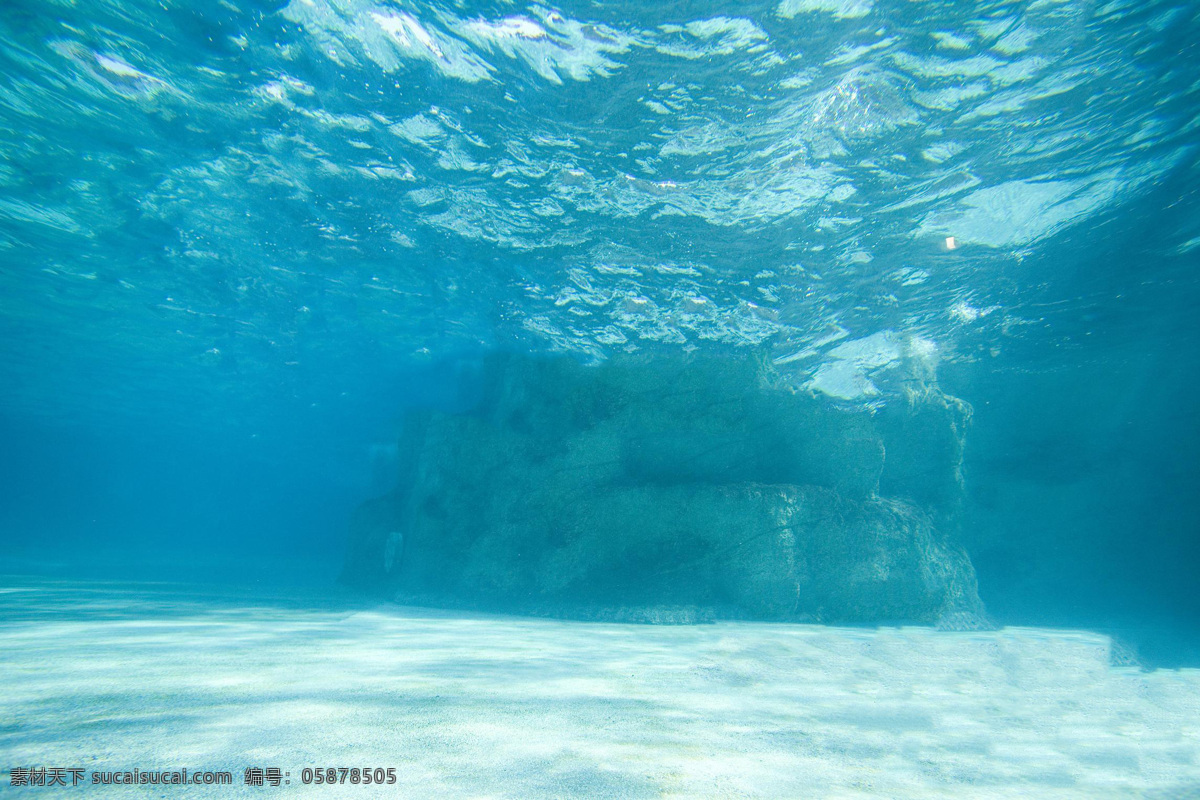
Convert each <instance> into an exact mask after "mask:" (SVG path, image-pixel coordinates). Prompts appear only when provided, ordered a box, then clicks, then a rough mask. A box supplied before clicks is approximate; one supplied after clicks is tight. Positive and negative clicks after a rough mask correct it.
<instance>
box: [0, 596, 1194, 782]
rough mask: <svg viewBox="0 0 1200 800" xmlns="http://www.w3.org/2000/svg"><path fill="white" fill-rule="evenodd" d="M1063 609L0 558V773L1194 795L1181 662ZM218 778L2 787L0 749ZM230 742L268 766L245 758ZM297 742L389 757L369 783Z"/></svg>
mask: <svg viewBox="0 0 1200 800" xmlns="http://www.w3.org/2000/svg"><path fill="white" fill-rule="evenodd" d="M1107 649H1108V641H1107V639H1106V638H1104V637H1102V636H1098V635H1095V634H1089V633H1079V632H1070V631H1050V630H1033V629H1008V630H1005V631H1001V632H995V633H939V632H935V631H931V630H926V629H915V628H905V629H885V630H880V631H866V630H851V629H838V628H821V627H813V626H802V625H773V624H745V623H726V624H717V625H704V626H697V627H649V626H632V625H607V624H589V623H571V622H556V621H546V620H528V619H515V618H504V617H483V616H477V615H475V616H472V615H465V614H438V613H432V612H426V611H421V610H417V609H406V608H397V607H388V606H381V607H375V608H368V607H366V606H359V607H358V608H355V606H354V603H353V602H349V601H347V600H345V599H341V600H339V599H337V598H326V599H324V600H316V601H311V602H305V603H300V602H294V601H288V600H286V599H283V598H278V597H276V598H271V597H268V596H254V597H252V596H249V595H240V596H239V595H237V594H234V593H226V594H225V595H216V594H211V593H209V594H207V595H205V594H202V593H198V592H196V591H194V590H183V589H180V588H178V587H169V586H166V585H160V586H157V587H156V586H152V585H145V584H143V585H137V586H128V585H125V586H122V585H116V584H96V583H89V584H70V583H53V582H47V581H32V580H17V579H11V578H10V579H6V580H4V581H3V583H0V770H3V772H0V781H2V783H0V794H8V793H10V792H11V793H12V794H13V795H14V796H30V797H32V796H35V795H36V796H38V797H43V796H44V797H50V796H56V797H57V796H63V797H66V796H87V797H118V796H119V797H126V796H128V797H138V798H147V797H179V798H184V797H188V798H191V797H235V796H254V797H268V796H269V797H302V796H303V797H309V796H311V797H321V798H341V797H408V798H434V797H513V798H535V797H581V798H605V797H613V798H637V797H720V798H731V797H781V798H856V797H882V798H905V797H912V798H943V797H944V798H1007V797H1013V798H1016V797H1021V798H1108V797H1112V798H1118V797H1150V798H1190V797H1200V670H1183V671H1166V670H1160V671H1157V672H1150V673H1144V672H1139V671H1137V670H1134V669H1129V668H1121V669H1117V668H1112V667H1110V666H1109V665H1108V663H1107ZM33 765H46V766H63V767H72V766H76V767H83V768H84V769H85V770H87V772H86V773H85V775H86V776H90V773H91V771H92V770H99V769H109V770H111V769H133V768H134V767H138V768H139V769H143V770H144V769H170V768H178V767H184V766H186V767H188V768H189V769H191V770H193V771H194V770H197V769H210V770H218V769H226V770H230V771H232V772H233V773H234V776H235V785H234V786H233V787H222V788H201V787H153V788H149V787H130V788H123V787H113V788H94V787H87V788H83V787H80V788H76V789H69V788H65V789H64V788H57V789H49V788H45V789H25V790H17V789H9V772H8V770H9V769H10V768H12V767H14V766H33ZM247 766H262V767H270V766H277V767H280V768H281V769H283V770H285V771H287V772H289V773H290V780H291V784H290V785H289V786H287V787H281V788H278V789H274V788H270V787H266V788H249V787H245V786H243V785H242V777H243V771H244V770H245V768H246V767H247ZM306 766H312V767H317V766H333V767H338V766H347V767H354V766H358V767H375V766H380V767H394V768H395V769H396V775H397V784H396V785H395V786H392V787H387V788H385V789H380V788H378V787H370V788H366V787H361V786H357V787H355V786H350V785H348V784H347V785H345V786H341V787H336V788H334V787H328V786H320V787H317V786H311V787H305V786H303V785H301V783H300V778H301V769H302V768H303V767H306Z"/></svg>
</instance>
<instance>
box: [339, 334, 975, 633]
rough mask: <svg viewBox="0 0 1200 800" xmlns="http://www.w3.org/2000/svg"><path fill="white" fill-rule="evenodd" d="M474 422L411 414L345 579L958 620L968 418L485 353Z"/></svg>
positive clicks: (486, 600)
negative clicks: (956, 540) (389, 478)
mask: <svg viewBox="0 0 1200 800" xmlns="http://www.w3.org/2000/svg"><path fill="white" fill-rule="evenodd" d="M482 382H483V397H482V399H481V401H480V403H479V405H478V408H477V409H476V410H475V411H474V412H472V413H466V414H458V415H450V414H444V413H437V412H426V413H421V414H415V415H411V416H410V417H409V418H408V420H407V421H406V429H405V432H404V434H403V436H402V439H401V442H400V448H399V451H400V454H401V459H402V468H401V473H402V475H401V479H400V481H399V485H398V486H397V488H396V490H395V491H394V492H393V493H391V494H389V495H387V496H385V497H381V498H378V499H377V500H374V501H371V502H369V503H367V504H365V505H364V506H363V507H362V508H361V509H360V510H359V511H358V513H357V514H356V516H355V518H354V520H353V522H352V525H351V543H350V550H349V554H348V558H347V562H346V566H345V570H344V572H343V580H344V581H346V582H347V583H350V584H352V585H356V586H359V587H363V588H367V589H369V590H372V591H375V592H380V593H384V594H386V595H388V596H391V597H395V598H397V599H401V600H405V601H409V602H422V603H431V604H449V605H458V606H462V605H467V606H474V607H479V608H486V609H490V610H509V611H521V612H530V613H543V614H554V615H569V616H583V617H599V618H609V619H631V620H646V621H686V620H692V619H698V618H703V617H711V616H727V617H749V618H760V619H790V620H809V621H825V622H859V621H883V620H909V621H937V620H944V619H949V618H956V619H963V618H969V617H971V616H972V615H978V614H979V613H980V611H981V609H980V605H979V600H978V596H977V593H976V587H975V577H974V572H973V570H972V568H971V565H970V563H969V562H968V560H967V558H966V556H965V555H964V554H963V552H962V551H961V550H960V549H959V548H958V547H956V546H955V545H954V544H953V543H952V538H953V536H954V525H955V520H956V518H957V513H958V506H959V502H960V498H961V495H962V479H961V475H960V472H959V466H960V464H961V459H962V441H963V435H964V430H965V427H966V423H967V420H968V417H969V409H967V407H966V406H965V405H964V404H962V403H960V402H959V401H956V400H954V399H952V398H948V397H945V396H944V395H942V394H940V393H939V392H937V390H936V389H933V388H929V387H928V386H925V387H923V388H921V389H920V390H918V391H912V392H910V393H909V394H908V396H907V397H905V398H903V399H902V400H901V401H899V402H896V403H893V404H892V405H891V406H890V407H888V408H886V409H884V410H883V411H880V412H871V411H868V410H847V409H839V408H835V407H832V406H831V405H830V404H828V403H827V402H825V401H822V400H818V399H816V398H814V397H812V396H811V395H809V394H807V393H797V392H795V391H793V390H788V389H784V388H779V387H776V386H774V385H773V376H772V372H771V370H770V369H769V367H767V366H765V365H763V364H761V363H759V362H757V361H754V360H749V359H748V360H742V361H733V360H729V359H726V360H720V359H712V358H686V359H679V358H676V359H634V358H628V359H618V360H614V361H610V362H608V363H606V364H604V365H601V366H598V367H587V366H583V365H580V364H578V363H576V362H574V361H572V360H570V359H567V358H556V359H534V358H528V357H519V356H512V355H497V356H493V357H492V358H490V359H489V360H488V361H486V362H485V365H484V375H483V380H482Z"/></svg>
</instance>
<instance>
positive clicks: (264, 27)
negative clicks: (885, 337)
mask: <svg viewBox="0 0 1200 800" xmlns="http://www.w3.org/2000/svg"><path fill="white" fill-rule="evenodd" d="M193 6H194V4H166V7H165V8H164V7H163V6H161V5H159V4H156V3H155V4H152V3H128V2H84V3H79V4H76V5H74V6H72V5H67V4H62V5H59V4H56V3H9V4H6V5H5V6H4V9H3V10H2V11H0V25H2V26H3V30H2V35H0V41H2V42H3V44H0V63H2V64H3V69H0V75H2V77H0V437H2V438H0V442H2V444H3V446H2V448H0V547H2V552H3V553H4V560H3V561H2V562H0V565H3V567H4V568H5V569H12V570H26V569H32V570H37V571H42V572H52V573H59V574H74V575H78V574H90V575H96V574H112V575H122V576H127V575H132V576H138V577H149V578H155V579H204V580H211V579H221V580H235V581H269V582H321V581H328V580H332V578H333V576H334V575H335V574H336V572H337V569H338V567H339V564H340V560H341V557H342V552H343V547H344V532H345V524H346V520H347V518H348V517H349V515H350V513H351V512H352V511H353V509H354V508H355V507H356V506H357V505H358V504H359V503H361V502H362V501H363V500H364V499H366V498H368V497H371V496H373V495H375V494H378V493H379V492H380V491H381V490H382V489H384V488H386V487H387V486H389V485H390V482H391V481H392V480H393V477H392V475H391V470H393V468H394V467H393V465H392V463H391V458H390V455H389V453H390V451H389V448H390V447H391V446H392V445H393V443H394V440H395V435H396V431H397V426H398V424H399V419H400V417H401V414H402V411H403V409H404V408H406V407H412V406H423V405H433V406H435V407H442V408H459V407H462V406H464V405H466V404H468V403H469V399H470V389H469V388H467V389H465V390H464V389H463V388H462V387H463V385H464V381H465V383H466V384H468V385H469V384H470V375H471V374H472V369H473V368H472V366H471V365H472V364H473V363H474V362H475V361H476V360H477V359H478V358H479V357H480V356H481V355H482V354H483V353H484V352H486V351H488V350H490V349H495V348H501V349H511V350H518V351H531V352H537V353H548V352H567V353H571V354H574V355H577V356H578V357H580V358H582V359H585V360H596V359H602V358H604V357H606V356H607V355H609V354H612V353H617V352H625V351H637V352H640V353H651V354H661V355H662V356H664V357H675V356H677V355H678V354H679V353H681V352H683V351H691V350H697V349H698V350H701V351H711V352H717V353H723V354H726V355H728V357H729V358H731V359H732V358H743V357H748V354H750V353H752V352H766V353H767V354H768V355H769V357H771V358H772V359H774V360H775V362H776V363H777V365H778V368H779V369H780V370H781V371H782V372H784V373H785V374H786V375H788V376H789V377H790V380H792V382H793V383H794V384H795V385H796V386H805V385H809V386H812V385H814V384H812V383H810V382H813V381H816V383H817V384H818V385H824V386H826V388H827V389H828V383H825V384H822V383H821V381H820V380H819V377H820V375H821V374H822V372H821V370H822V369H823V368H828V365H831V364H832V365H837V364H838V363H839V361H842V362H845V361H846V359H839V357H838V356H837V355H835V354H833V350H834V349H835V348H836V347H838V346H839V345H840V344H843V343H845V342H853V341H859V340H862V339H864V338H866V337H870V336H872V335H875V334H878V333H881V332H889V331H897V332H904V333H906V334H910V335H917V336H919V337H921V338H922V339H923V340H926V341H928V342H931V343H932V344H933V345H934V346H935V347H936V353H937V361H938V374H939V377H940V381H941V384H942V387H943V388H944V389H945V390H946V391H947V392H948V393H950V394H953V395H957V396H959V397H962V398H963V399H965V400H967V401H968V402H969V403H971V404H972V406H973V407H974V409H975V418H974V423H973V426H972V429H971V431H970V433H969V435H968V444H967V454H966V463H965V466H964V469H965V474H966V481H967V491H968V503H967V507H966V519H967V521H968V523H967V524H966V525H965V527H964V534H963V537H964V544H965V545H966V547H967V550H968V552H969V553H970V555H971V557H972V560H973V561H974V563H975V567H976V570H977V572H978V574H979V579H980V591H981V595H982V597H983V600H984V601H985V603H987V605H988V608H989V611H990V612H991V613H992V615H993V616H994V617H995V618H996V619H997V620H998V621H1000V622H1005V623H1012V624H1044V625H1065V626H1087V627H1096V628H1101V629H1105V630H1115V631H1118V632H1119V633H1120V634H1121V635H1122V636H1123V637H1124V638H1126V639H1128V640H1130V641H1132V642H1134V643H1135V644H1137V645H1138V646H1139V647H1140V649H1141V650H1142V653H1143V655H1144V656H1145V657H1146V658H1147V659H1148V660H1150V661H1151V662H1153V663H1162V664H1178V663H1187V664H1190V665H1200V600H1198V599H1197V597H1198V596H1197V594H1196V593H1195V591H1194V577H1195V575H1196V574H1197V571H1198V568H1200V543H1198V542H1200V499H1198V497H1200V494H1198V493H1197V492H1196V491H1195V487H1196V485H1197V478H1198V477H1200V475H1198V474H1197V473H1198V465H1200V458H1198V456H1197V450H1198V446H1200V435H1198V434H1200V431H1198V430H1197V426H1198V419H1200V415H1198V413H1197V410H1196V409H1197V405H1196V402H1195V398H1196V396H1197V391H1196V390H1197V386H1196V383H1197V380H1198V379H1197V361H1198V359H1197V355H1196V354H1197V352H1200V351H1198V350H1197V345H1200V342H1198V341H1197V340H1198V338H1200V334H1198V333H1197V330H1198V328H1197V325H1196V323H1195V308H1196V301H1197V300H1198V299H1200V281H1198V279H1197V271H1196V268H1197V266H1198V264H1197V261H1198V259H1200V244H1198V241H1200V239H1198V237H1200V197H1198V196H1197V188H1196V187H1197V186H1198V185H1200V180H1198V178H1200V174H1198V165H1197V150H1196V146H1197V144H1198V143H1200V142H1198V138H1200V137H1198V133H1197V117H1196V112H1195V109H1196V108H1197V107H1200V102H1198V98H1197V96H1196V95H1197V90H1198V88H1200V66H1198V65H1200V52H1197V50H1196V47H1197V45H1196V44H1195V42H1196V41H1198V39H1197V36H1198V34H1200V24H1198V23H1197V19H1196V11H1195V8H1194V7H1193V6H1192V5H1191V4H1186V3H1170V2H1163V3H1150V4H1146V3H1136V4H1135V3H1120V2H1114V3H1070V4H1053V3H978V4H976V3H922V4H919V5H917V4H911V3H890V2H878V3H874V4H872V3H870V2H869V0H846V1H845V2H834V1H833V0H830V2H808V3H804V2H796V3H793V2H790V0H785V2H783V3H782V4H776V3H763V4H755V3H751V4H737V5H736V6H734V5H729V6H720V4H717V3H706V4H700V3H682V4H663V5H658V6H654V7H653V8H652V9H649V10H647V9H646V8H643V7H641V5H640V4H635V3H629V4H619V3H618V4H607V5H592V4H577V5H573V6H569V7H567V6H564V7H562V8H558V9H556V10H555V9H549V8H545V7H540V6H539V7H534V6H530V7H528V8H526V7H523V6H519V5H511V4H505V3H480V4H470V5H469V6H468V5H463V4H450V3H446V4H436V5H434V4H430V5H422V6H419V7H418V6H401V5H394V4H386V3H378V4H373V3H370V2H352V1H351V0H345V1H344V2H329V3H323V2H318V3H315V4H312V5H310V4H306V3H303V2H299V0H298V1H297V2H295V3H292V4H290V5H286V4H278V3H277V4H251V3H232V4H205V5H204V7H202V8H197V7H193ZM947 236H954V237H955V241H956V244H957V245H958V246H957V247H956V248H955V249H953V250H948V249H947V248H946V246H945V237H947ZM874 368H875V367H874V366H871V365H866V366H864V365H863V364H861V363H857V362H856V363H853V364H851V365H850V366H849V367H847V369H848V370H849V372H850V377H851V378H852V379H853V380H851V381H850V384H851V385H852V386H854V387H857V389H855V390H853V391H849V390H841V391H832V392H830V391H826V392H824V395H825V396H827V397H828V401H829V402H830V403H834V404H847V405H851V406H860V405H864V404H886V403H887V402H888V400H889V399H890V398H892V397H894V396H895V393H896V391H897V390H898V387H896V386H890V385H888V383H887V376H886V375H883V376H876V375H875V374H874V373H873V372H872V370H873V369H874ZM843 374H844V373H843ZM865 380H871V381H874V383H871V384H867V385H869V386H871V387H872V389H871V390H870V391H861V390H862V388H863V386H864V384H863V383H862V381H865ZM839 385H840V384H839ZM818 389H819V386H818ZM843 389H844V387H843Z"/></svg>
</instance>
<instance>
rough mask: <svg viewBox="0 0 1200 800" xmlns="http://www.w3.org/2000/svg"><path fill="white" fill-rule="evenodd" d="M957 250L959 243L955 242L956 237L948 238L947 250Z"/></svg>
mask: <svg viewBox="0 0 1200 800" xmlns="http://www.w3.org/2000/svg"><path fill="white" fill-rule="evenodd" d="M957 248H958V242H957V241H955V239H954V237H953V236H947V237H946V249H947V250H955V249H957Z"/></svg>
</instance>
